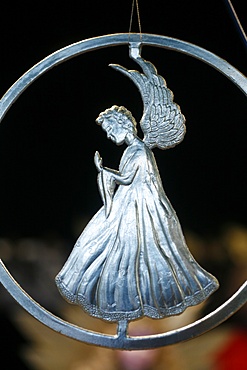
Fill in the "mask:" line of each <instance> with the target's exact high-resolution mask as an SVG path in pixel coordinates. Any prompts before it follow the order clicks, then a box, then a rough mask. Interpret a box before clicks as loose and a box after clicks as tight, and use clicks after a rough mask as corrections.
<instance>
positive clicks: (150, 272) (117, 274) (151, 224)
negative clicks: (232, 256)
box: [56, 138, 218, 321]
mask: <svg viewBox="0 0 247 370" xmlns="http://www.w3.org/2000/svg"><path fill="white" fill-rule="evenodd" d="M98 183H99V189H100V192H101V194H102V197H103V200H104V203H105V204H104V206H103V207H102V208H101V209H100V210H99V211H98V212H97V213H96V215H95V216H94V217H93V218H92V220H91V221H90V222H89V223H88V225H87V226H86V228H85V229H84V231H83V232H82V234H81V235H80V237H79V239H78V240H77V242H76V244H75V246H74V248H73V250H72V252H71V254H70V256H69V258H68V260H67V262H66V263H65V265H64V266H63V268H62V270H61V271H60V273H59V274H58V275H57V277H56V284H57V286H58V289H59V291H60V293H61V294H62V295H63V296H64V298H65V299H67V300H68V301H69V302H70V303H74V304H78V305H80V306H81V307H82V308H83V309H84V310H85V311H86V312H88V313H89V314H90V315H92V316H95V317H99V318H102V319H105V320H108V321H121V320H128V321H129V320H134V319H137V318H140V317H142V316H149V317H152V318H163V317H166V316H170V315H177V314H180V313H182V312H183V311H184V310H185V309H186V307H188V306H193V305H196V304H198V303H200V302H202V301H203V300H205V299H206V298H207V297H208V296H209V295H210V294H211V293H213V292H214V291H215V290H216V289H217V288H218V281H217V279H216V278H214V277H213V276H212V275H211V274H209V273H208V272H206V271H205V270H204V269H203V268H202V267H201V266H200V265H199V264H198V263H197V262H196V261H195V259H194V258H193V257H192V255H191V253H190V251H189V250H188V247H187V245H186V242H185V239H184V236H183V233H182V230H181V227H180V224H179V221H178V218H177V216H176V213H175V211H174V210H173V208H172V206H171V204H170V202H169V200H168V198H167V196H166V194H165V192H164V189H163V186H162V182H161V179H160V176H159V172H158V169H157V165H156V162H155V158H154V155H153V153H152V151H151V150H150V149H148V147H147V146H146V145H145V144H144V143H143V142H142V141H141V140H140V139H138V138H136V139H135V140H134V142H133V144H131V145H130V146H128V147H127V149H126V150H125V151H124V153H123V156H122V159H121V162H120V166H119V171H114V170H110V169H107V168H104V169H103V170H102V172H100V173H99V177H98ZM116 184H117V188H116V189H114V187H115V185H116Z"/></svg>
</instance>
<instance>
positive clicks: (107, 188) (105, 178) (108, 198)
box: [98, 168, 116, 217]
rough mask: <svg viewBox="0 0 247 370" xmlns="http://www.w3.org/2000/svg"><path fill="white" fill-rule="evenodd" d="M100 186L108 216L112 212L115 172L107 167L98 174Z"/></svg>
mask: <svg viewBox="0 0 247 370" xmlns="http://www.w3.org/2000/svg"><path fill="white" fill-rule="evenodd" d="M98 187H99V192H100V195H101V198H102V201H103V203H104V206H105V214H106V217H108V216H109V214H110V212H111V207H112V198H113V195H114V190H115V187H116V181H115V179H114V176H113V174H112V173H111V172H110V171H108V170H107V169H105V168H103V170H102V171H101V172H99V174H98Z"/></svg>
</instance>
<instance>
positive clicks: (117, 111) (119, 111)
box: [96, 105, 137, 134]
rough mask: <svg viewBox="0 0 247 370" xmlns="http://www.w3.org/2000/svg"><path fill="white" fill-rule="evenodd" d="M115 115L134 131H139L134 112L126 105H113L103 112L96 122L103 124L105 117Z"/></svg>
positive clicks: (122, 123) (120, 122)
mask: <svg viewBox="0 0 247 370" xmlns="http://www.w3.org/2000/svg"><path fill="white" fill-rule="evenodd" d="M110 117H114V118H116V120H117V122H118V123H119V124H120V125H122V126H123V127H124V128H126V129H127V130H129V131H131V132H132V133H135V134H136V133H137V129H136V120H135V118H134V117H133V116H132V113H131V112H130V111H129V110H128V109H126V108H125V107H122V106H121V107H118V106H117V105H113V106H112V107H111V108H108V109H106V110H105V111H104V112H101V113H100V115H99V117H98V118H97V119H96V123H97V124H98V125H101V124H102V123H103V121H104V119H105V118H110Z"/></svg>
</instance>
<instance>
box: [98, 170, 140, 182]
mask: <svg viewBox="0 0 247 370" xmlns="http://www.w3.org/2000/svg"><path fill="white" fill-rule="evenodd" d="M104 170H105V171H107V172H109V173H111V175H112V177H113V178H114V180H115V182H116V183H117V184H118V185H130V184H131V183H132V182H133V180H134V178H135V175H136V173H137V171H138V166H137V167H135V168H133V169H132V170H131V171H124V172H120V171H116V170H112V169H111V168H107V167H104Z"/></svg>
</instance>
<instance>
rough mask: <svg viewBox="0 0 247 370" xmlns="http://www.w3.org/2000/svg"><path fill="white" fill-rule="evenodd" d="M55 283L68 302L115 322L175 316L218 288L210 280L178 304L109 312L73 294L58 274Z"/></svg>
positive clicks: (93, 314)
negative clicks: (144, 317)
mask: <svg viewBox="0 0 247 370" xmlns="http://www.w3.org/2000/svg"><path fill="white" fill-rule="evenodd" d="M56 284H57V287H58V289H59V291H60V293H61V294H62V296H63V297H65V299H66V300H67V301H68V302H69V303H73V304H77V305H79V306H81V307H82V308H83V309H84V311H86V312H87V313H88V314H89V315H91V316H93V317H97V318H100V319H103V320H106V321H112V322H117V321H121V320H127V321H131V320H136V319H139V318H141V317H142V316H147V317H150V318H152V319H162V318H165V317H168V316H175V315H179V314H181V313H182V312H184V311H185V310H186V308H188V307H190V306H195V305H197V304H199V303H201V302H203V301H204V300H206V299H207V298H208V297H209V296H210V295H211V294H212V293H214V292H215V290H217V289H218V287H219V286H218V283H217V282H216V281H212V282H211V283H210V284H208V285H207V286H206V287H205V288H203V290H200V291H198V292H196V293H194V295H192V296H187V297H184V301H182V302H180V303H179V304H177V305H175V306H171V307H166V308H164V307H163V308H162V307H159V308H155V307H153V306H149V305H143V306H141V307H139V308H138V309H136V310H133V311H114V312H109V311H106V310H103V309H100V308H99V307H97V306H96V305H93V304H91V303H89V302H88V300H87V299H86V298H85V297H84V296H83V295H80V294H77V295H73V294H72V293H71V292H70V291H69V290H68V289H67V288H66V287H65V286H64V284H63V282H62V280H61V279H60V277H59V276H57V277H56Z"/></svg>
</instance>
